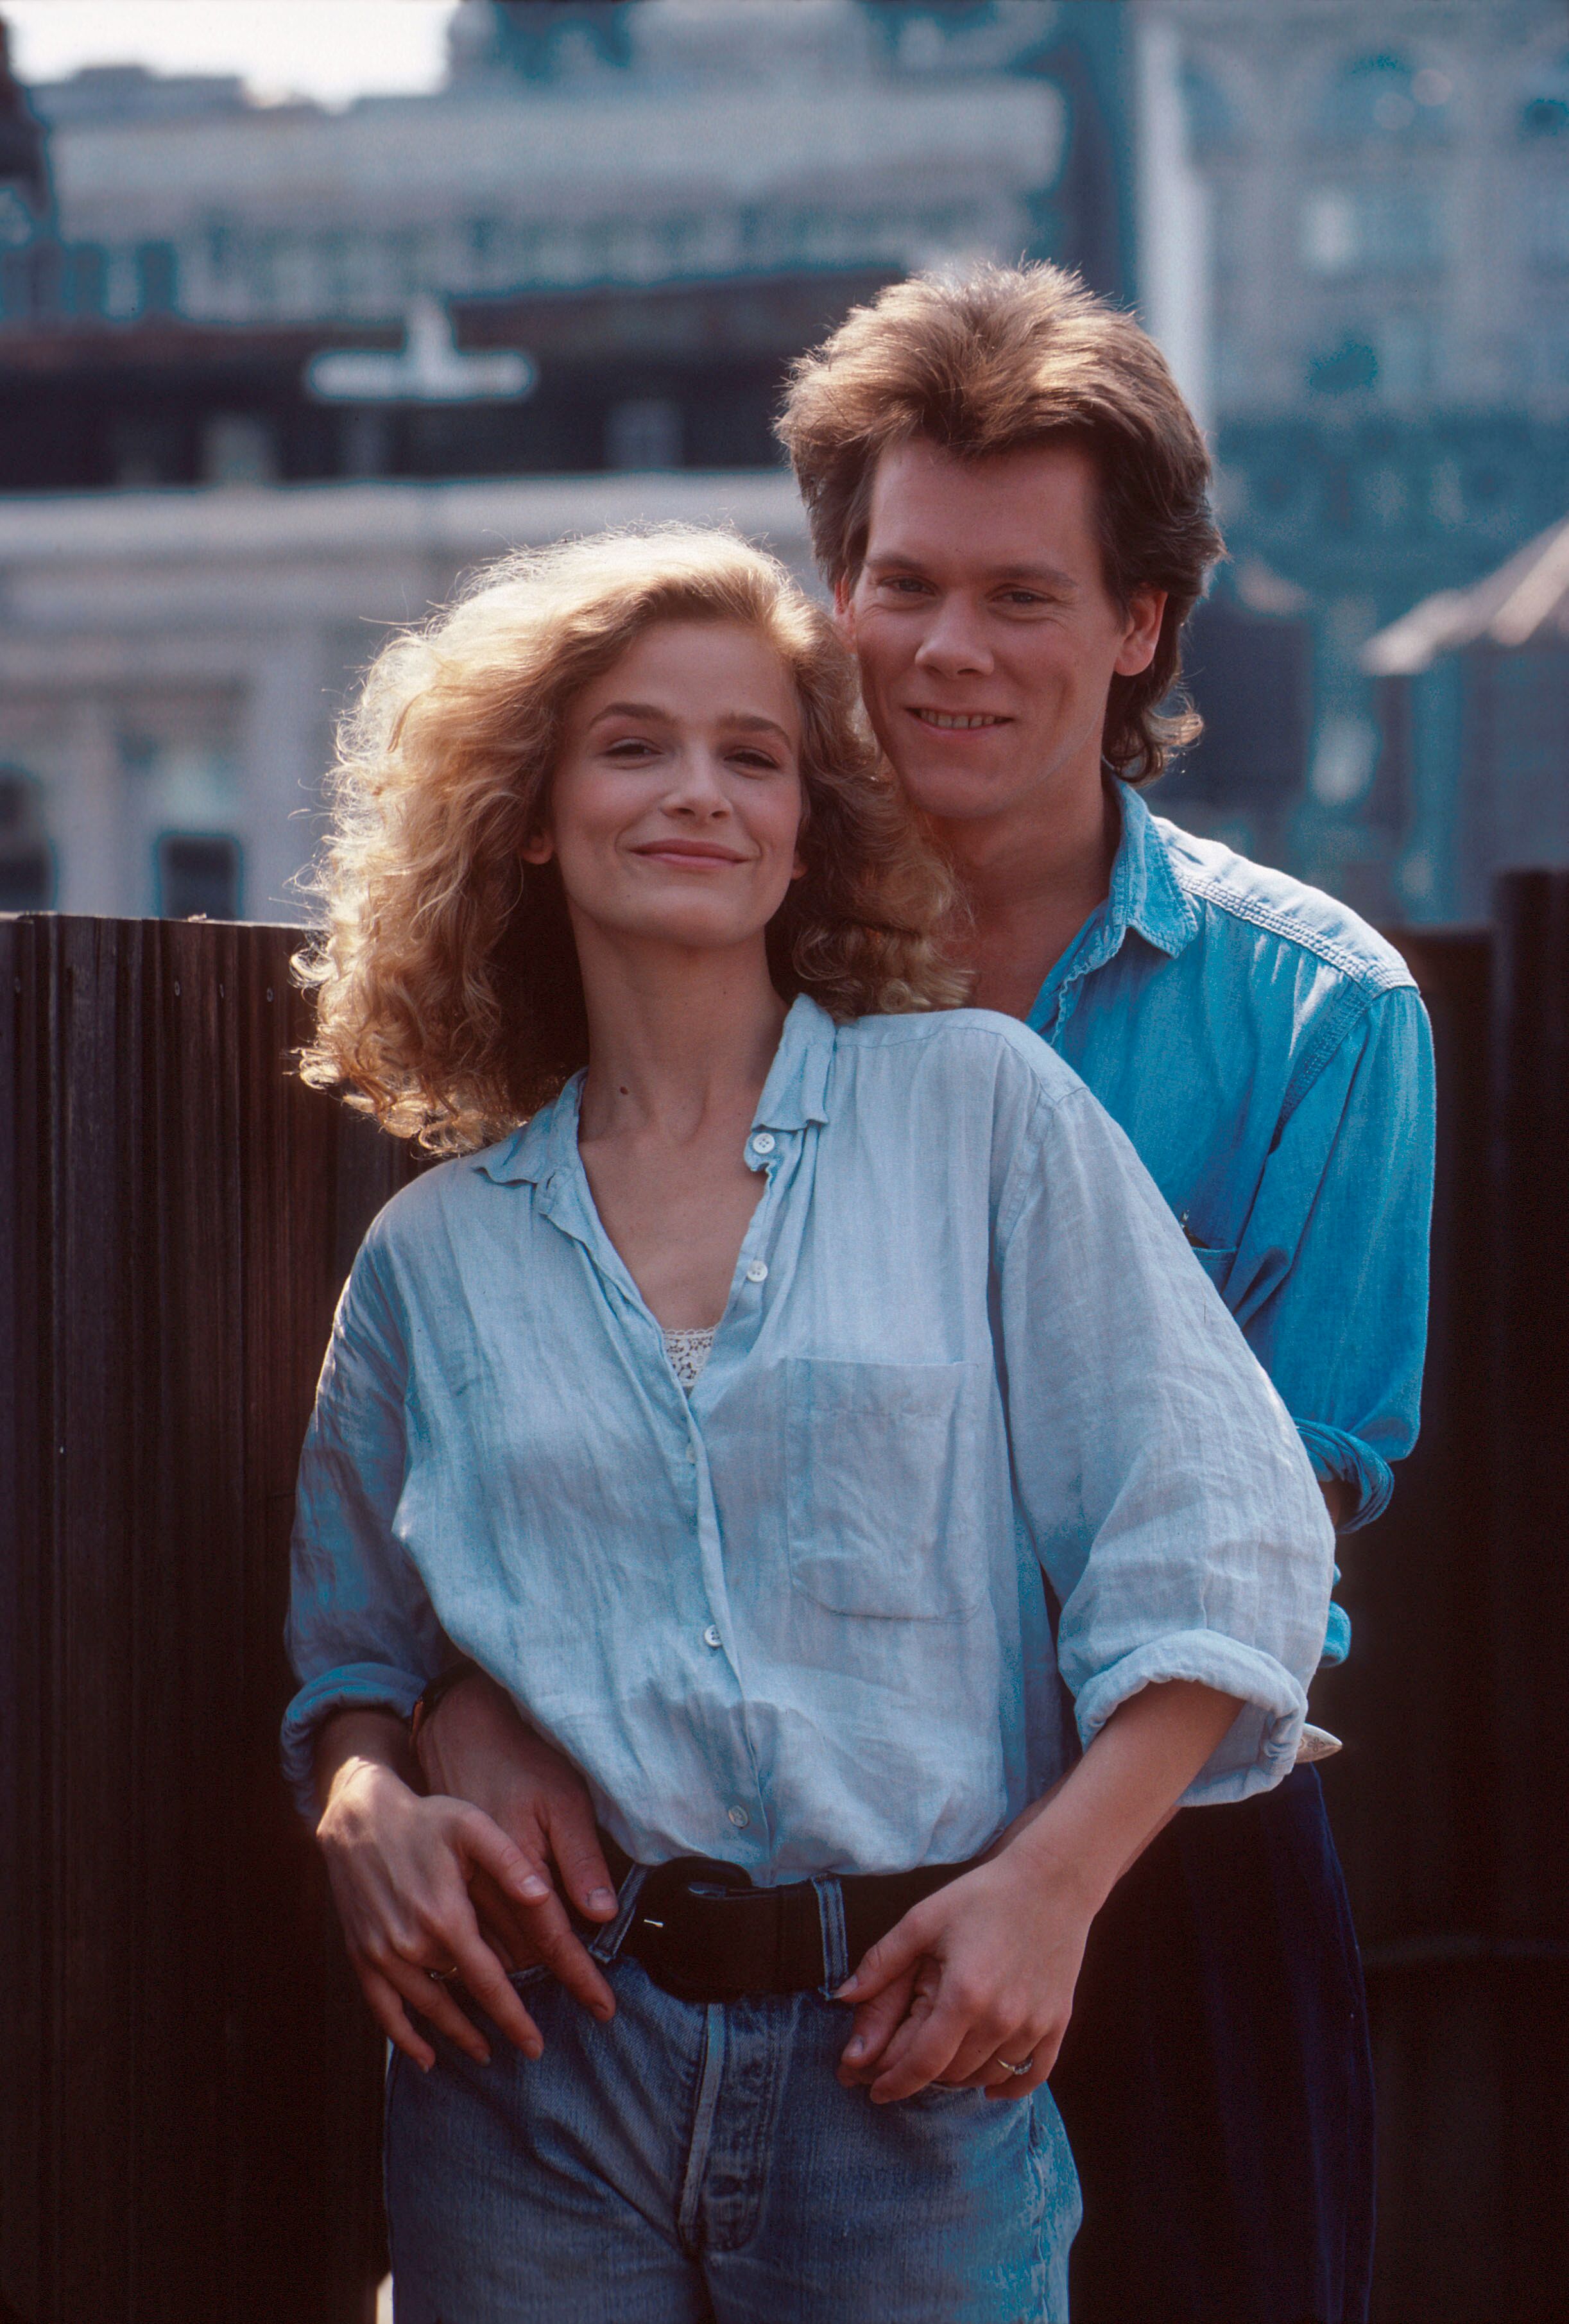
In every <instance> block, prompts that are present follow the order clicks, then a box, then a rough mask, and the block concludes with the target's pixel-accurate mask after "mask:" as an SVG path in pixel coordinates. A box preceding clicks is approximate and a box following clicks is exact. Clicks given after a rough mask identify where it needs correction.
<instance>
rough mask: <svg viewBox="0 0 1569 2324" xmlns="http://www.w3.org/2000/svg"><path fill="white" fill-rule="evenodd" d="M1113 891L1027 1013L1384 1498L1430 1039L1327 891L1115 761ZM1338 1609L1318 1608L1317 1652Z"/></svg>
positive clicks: (1390, 967) (1312, 1427) (1421, 1175)
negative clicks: (1218, 837) (1261, 857)
mask: <svg viewBox="0 0 1569 2324" xmlns="http://www.w3.org/2000/svg"><path fill="white" fill-rule="evenodd" d="M1116 788H1117V795H1118V798H1119V800H1120V802H1121V810H1122V837H1121V846H1120V848H1119V850H1118V853H1117V859H1116V863H1115V867H1114V869H1113V871H1112V885H1111V892H1110V894H1109V895H1108V897H1107V899H1106V901H1105V902H1104V904H1103V905H1102V906H1101V907H1100V908H1099V909H1098V910H1096V911H1095V912H1094V913H1092V914H1091V916H1090V918H1089V919H1088V920H1087V921H1086V922H1085V924H1084V927H1083V929H1082V930H1081V931H1080V933H1079V936H1078V937H1077V938H1076V939H1075V943H1074V944H1073V945H1070V946H1069V948H1068V950H1067V952H1066V954H1064V956H1063V957H1062V959H1061V960H1059V961H1058V962H1057V966H1056V967H1055V968H1054V969H1053V970H1052V973H1051V974H1050V975H1049V976H1048V979H1047V981H1046V983H1045V984H1044V986H1043V987H1042V988H1041V992H1040V996H1039V998H1038V1001H1037V1002H1036V1004H1035V1007H1034V1009H1033V1010H1031V1012H1030V1018H1029V1022H1030V1023H1031V1025H1032V1026H1033V1027H1034V1028H1035V1029H1036V1030H1037V1031H1038V1033H1041V1034H1042V1035H1044V1037H1046V1039H1047V1040H1048V1041H1049V1042H1050V1043H1051V1044H1052V1047H1054V1048H1055V1049H1057V1051H1058V1053H1059V1054H1060V1055H1061V1056H1065V1057H1066V1059H1067V1060H1068V1062H1069V1064H1070V1065H1073V1066H1075V1069H1076V1070H1077V1071H1078V1073H1080V1074H1082V1075H1083V1077H1084V1080H1085V1081H1086V1082H1087V1083H1088V1084H1089V1086H1090V1088H1091V1089H1093V1090H1094V1093H1095V1095H1096V1096H1097V1097H1098V1098H1099V1099H1100V1101H1101V1102H1102V1104H1103V1106H1104V1107H1105V1108H1106V1110H1107V1111H1108V1112H1109V1113H1110V1114H1111V1115H1112V1118H1113V1120H1116V1121H1118V1122H1120V1123H1121V1126H1122V1128H1123V1129H1124V1130H1126V1131H1127V1133H1128V1135H1129V1137H1130V1138H1131V1139H1132V1141H1133V1144H1134V1146H1135V1147H1136V1148H1137V1149H1138V1152H1139V1157H1140V1160H1141V1161H1142V1163H1143V1164H1144V1167H1145V1168H1146V1169H1147V1170H1148V1171H1149V1175H1150V1176H1151V1177H1152V1178H1153V1179H1154V1180H1155V1183H1156V1185H1158V1187H1159V1189H1160V1191H1161V1193H1162V1194H1164V1195H1165V1197H1166V1199H1167V1202H1168V1203H1169V1204H1170V1206H1171V1208H1172V1210H1173V1211H1174V1212H1175V1213H1176V1214H1177V1218H1178V1219H1179V1220H1180V1221H1181V1222H1182V1223H1183V1226H1184V1228H1185V1229H1186V1233H1187V1235H1188V1238H1189V1240H1191V1241H1192V1242H1193V1243H1194V1245H1195V1247H1196V1248H1197V1250H1198V1253H1199V1257H1200V1259H1201V1260H1202V1261H1203V1263H1204V1268H1205V1269H1206V1270H1207V1272H1208V1273H1209V1275H1210V1277H1211V1278H1212V1279H1213V1281H1214V1283H1215V1284H1216V1286H1218V1288H1219V1290H1220V1293H1221V1296H1222V1297H1223V1299H1224V1301H1225V1303H1226V1305H1227V1306H1228V1307H1229V1308H1230V1309H1231V1311H1232V1314H1233V1315H1235V1317H1236V1319H1237V1321H1238V1323H1240V1324H1241V1327H1242V1330H1243V1332H1244V1333H1245V1334H1246V1336H1247V1340H1248V1343H1249V1345H1250V1347H1251V1349H1252V1350H1253V1352H1254V1354H1255V1355H1256V1356H1257V1357H1258V1359H1259V1361H1260V1363H1261V1364H1262V1365H1263V1367H1264V1369H1265V1370H1266V1371H1267V1372H1268V1373H1269V1377H1270V1379H1272V1380H1273V1381H1274V1383H1275V1386H1276V1387H1277V1388H1278V1390H1279V1392H1280V1395H1281V1397H1282V1398H1283V1399H1284V1401H1285V1404H1286V1406H1287V1409H1288V1411H1289V1412H1290V1414H1291V1415H1292V1417H1293V1418H1294V1419H1295V1421H1296V1423H1297V1427H1298V1429H1299V1430H1300V1431H1301V1434H1302V1438H1303V1442H1304V1443H1306V1447H1307V1450H1308V1452H1309V1454H1310V1455H1311V1457H1312V1460H1313V1463H1314V1466H1315V1470H1316V1471H1317V1473H1318V1474H1319V1476H1320V1477H1323V1478H1325V1479H1328V1478H1332V1477H1333V1478H1340V1479H1342V1480H1344V1482H1345V1484H1346V1485H1347V1486H1349V1488H1350V1489H1351V1508H1350V1512H1349V1514H1348V1515H1347V1517H1346V1518H1345V1519H1344V1520H1343V1523H1344V1526H1345V1527H1346V1529H1348V1530H1349V1529H1350V1527H1351V1526H1358V1525H1366V1524H1367V1523H1369V1521H1370V1520H1371V1518H1373V1517H1377V1516H1378V1515H1379V1514H1380V1511H1381V1510H1382V1509H1383V1508H1384V1507H1385V1506H1386V1504H1387V1503H1388V1501H1389V1492H1390V1487H1391V1482H1392V1480H1391V1477H1390V1473H1389V1463H1390V1462H1392V1461H1398V1460H1399V1459H1400V1458H1401V1456H1402V1455H1403V1454H1404V1453H1407V1452H1409V1451H1410V1449H1411V1446H1412V1445H1413V1443H1415V1442H1416V1437H1417V1412H1418V1403H1419V1397H1420V1391H1421V1383H1422V1358H1423V1353H1424V1349H1425V1345H1426V1331H1427V1233H1428V1222H1429V1216H1430V1213H1431V1210H1432V1203H1433V1143H1434V1091H1433V1042H1432V1036H1431V1033H1430V1031H1429V1029H1428V1025H1427V1018H1426V1011H1425V1010H1424V1009H1423V1007H1422V1003H1421V1001H1420V1000H1419V999H1418V998H1417V989H1416V984H1415V982H1414V981H1413V979H1412V976H1411V973H1410V971H1409V970H1408V969H1407V966H1406V964H1405V962H1404V961H1403V960H1402V959H1401V958H1400V956H1399V954H1398V953H1397V952H1396V951H1395V950H1394V948H1393V947H1392V946H1391V945H1388V944H1386V943H1385V942H1384V941H1383V939H1382V937H1380V936H1376V935H1375V934H1374V932H1373V930H1372V929H1371V928H1370V927H1368V926H1367V924H1366V923H1365V921H1362V920H1360V919H1358V918H1357V916H1356V914H1355V913H1354V912H1352V911H1348V910H1347V908H1345V906H1344V905H1343V904H1338V903H1336V902H1335V901H1334V899H1333V898H1332V897H1330V896H1326V895H1324V894H1322V893H1321V892H1320V891H1319V890H1317V889H1314V888H1306V887H1304V886H1302V884H1301V883H1300V882H1299V881H1295V880H1291V879H1288V878H1287V876H1286V875H1285V873H1284V872H1280V871H1269V870H1267V869H1266V868H1265V867H1264V866H1263V865H1261V864H1258V863H1251V862H1247V861H1246V860H1245V859H1244V858H1243V857H1241V856H1240V855H1234V854H1232V852H1231V850H1230V849H1229V848H1226V847H1222V846H1219V845H1217V844H1215V843H1214V841H1213V840H1207V839H1195V838H1194V837H1193V836H1192V835H1190V834H1189V833H1187V832H1184V831H1178V830H1177V827H1176V826H1175V825H1173V824H1170V823H1167V822H1164V821H1162V820H1159V819H1158V818H1157V817H1155V816H1151V814H1150V813H1149V808H1148V807H1146V806H1145V804H1144V801H1143V800H1142V798H1140V796H1139V794H1138V792H1137V791H1133V790H1131V789H1129V788H1128V787H1127V785H1126V784H1122V783H1119V784H1118V785H1117V787H1116ZM1350 1635H1351V1632H1350V1625H1349V1623H1348V1622H1347V1620H1346V1617H1345V1614H1344V1611H1343V1609H1342V1608H1340V1607H1339V1606H1334V1607H1332V1608H1331V1609H1330V1622H1329V1630H1328V1637H1327V1641H1326V1644H1325V1648H1324V1660H1325V1661H1326V1662H1339V1661H1341V1660H1343V1657H1344V1655H1345V1652H1346V1648H1347V1645H1348V1643H1349V1639H1350Z"/></svg>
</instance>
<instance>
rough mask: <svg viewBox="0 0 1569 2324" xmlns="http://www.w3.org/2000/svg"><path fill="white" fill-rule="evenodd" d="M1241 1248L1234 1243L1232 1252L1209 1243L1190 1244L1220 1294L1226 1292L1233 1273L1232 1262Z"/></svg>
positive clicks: (1189, 1247)
mask: <svg viewBox="0 0 1569 2324" xmlns="http://www.w3.org/2000/svg"><path fill="white" fill-rule="evenodd" d="M1239 1247H1240V1246H1238V1245H1237V1244H1235V1243H1233V1244H1232V1248H1231V1250H1219V1249H1217V1248H1214V1247H1213V1246H1212V1245H1210V1244H1209V1243H1203V1242H1194V1243H1189V1245H1188V1249H1189V1250H1191V1251H1192V1253H1193V1255H1194V1257H1195V1259H1197V1261H1198V1263H1199V1265H1200V1266H1201V1267H1202V1268H1203V1269H1204V1273H1205V1274H1206V1275H1207V1276H1208V1277H1209V1279H1210V1281H1211V1282H1212V1283H1213V1284H1214V1287H1215V1289H1216V1290H1217V1291H1219V1292H1224V1290H1225V1287H1226V1277H1227V1276H1228V1275H1229V1274H1230V1273H1231V1271H1232V1259H1235V1257H1236V1255H1237V1251H1238V1249H1239Z"/></svg>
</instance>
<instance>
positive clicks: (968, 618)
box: [915, 597, 992, 678]
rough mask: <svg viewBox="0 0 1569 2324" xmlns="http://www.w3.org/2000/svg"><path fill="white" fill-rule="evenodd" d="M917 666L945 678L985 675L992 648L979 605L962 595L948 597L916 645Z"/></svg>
mask: <svg viewBox="0 0 1569 2324" xmlns="http://www.w3.org/2000/svg"><path fill="white" fill-rule="evenodd" d="M915 659H916V666H917V668H918V669H928V670H930V671H932V673H933V674H934V675H935V676H937V677H942V678H965V677H974V676H977V675H978V676H982V677H983V676H985V675H986V673H987V672H989V671H990V669H991V668H992V651H991V648H990V647H989V646H988V644H987V642H986V633H985V627H984V624H983V622H982V620H981V617H980V614H979V613H978V612H977V610H976V608H975V607H974V606H973V605H971V604H967V603H966V602H965V600H964V598H962V597H945V598H944V599H943V601H942V603H941V604H939V605H938V606H937V609H936V611H935V613H933V616H932V620H931V622H930V625H929V626H928V630H927V632H926V634H925V636H924V637H923V638H922V639H921V641H920V644H919V645H918V647H917V649H916V656H915Z"/></svg>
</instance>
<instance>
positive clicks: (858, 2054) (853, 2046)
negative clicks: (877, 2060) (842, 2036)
mask: <svg viewBox="0 0 1569 2324" xmlns="http://www.w3.org/2000/svg"><path fill="white" fill-rule="evenodd" d="M865 2054H866V2044H865V2043H864V2042H863V2041H861V2040H860V2039H859V2038H857V2039H856V2040H855V2041H854V2042H852V2043H849V2045H848V2046H847V2048H846V2049H845V2052H844V2055H845V2056H846V2057H847V2058H863V2057H864V2056H865Z"/></svg>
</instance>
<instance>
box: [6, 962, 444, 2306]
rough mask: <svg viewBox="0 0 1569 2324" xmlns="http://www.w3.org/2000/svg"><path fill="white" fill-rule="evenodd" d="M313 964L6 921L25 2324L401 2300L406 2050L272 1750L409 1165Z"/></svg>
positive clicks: (9, 1610)
mask: <svg viewBox="0 0 1569 2324" xmlns="http://www.w3.org/2000/svg"><path fill="white" fill-rule="evenodd" d="M296 940H297V939H296ZM290 949H291V937H290V935H289V932H288V931H287V930H284V929H281V928H264V927H217V926H212V927H207V926H203V925H201V924H199V923H174V922H161V921H155V920H143V921H105V920H96V921H95V920H86V919H68V918H42V917H41V918H19V919H13V920H9V921H5V920H0V977H3V980H4V982H3V983H0V995H3V996H4V1000H5V1006H4V1008H0V1139H3V1147H0V1173H3V1183H0V1376H3V1377H4V1379H5V1382H6V1384H7V1391H6V1394H5V1420H4V1424H3V1425H4V1427H5V1436H4V1439H3V1440H0V1475H3V1476H4V1479H5V1494H4V1507H3V1509H0V1526H3V1527H4V1531H3V1533H0V1771H3V1774H0V1900H3V1901H0V2060H3V2061H4V2063H3V2065H0V2301H3V2302H4V2305H0V2317H4V2318H5V2319H7V2324H10V2319H23V2324H359V2319H362V2318H365V2317H368V2316H369V2314H370V2312H371V2308H372V2303H373V2300H374V2283H375V2280H376V2275H377V2273H378V2261H379V2256H380V2255H379V2249H378V2238H379V2234H380V2227H379V2204H378V2192H377V2190H378V2166H377V2160H376V2152H375V2149H376V2137H377V2089H378V2080H379V2072H380V2053H379V2045H378V2043H377V2042H376V2041H375V2040H374V2039H373V2037H372V2031H371V2029H370V2027H369V2024H368V2021H366V2020H365V2018H364V2016H363V2015H362V2014H361V2013H360V2010H359V2007H358V2002H357V1995H356V1994H355V1992H354V1991H353V1990H352V1989H351V1980H350V1978H349V1976H348V1972H347V1968H346V1963H345V1962H344V1960H343V1955H342V1948H341V1944H340V1942H339V1940H338V1937H337V1932H336V1930H335V1929H334V1927H333V1926H332V1925H331V1919H330V1907H329V1904H328V1900H327V1898H326V1896H325V1894H324V1889H323V1884H322V1882H321V1880H320V1878H319V1876H318V1869H317V1866H316V1864H315V1862H314V1861H313V1850H312V1849H311V1846H310V1843H309V1838H308V1836H307V1834H306V1832H305V1831H304V1829H303V1827H302V1826H301V1825H300V1824H299V1822H298V1821H297V1819H295V1818H294V1816H293V1814H292V1812H291V1809H290V1808H289V1807H288V1806H287V1805H286V1803H284V1801H283V1799H282V1798H281V1794H280V1790H279V1778H278V1771H277V1742H276V1730H277V1724H278V1716H279V1709H280V1705H281V1702H282V1701H284V1700H285V1699H286V1696H287V1693H288V1692H289V1691H290V1682H289V1679H288V1674H287V1671H286V1667H285V1665H284V1660H283V1654H282V1646H281V1624H282V1619H283V1608H284V1593H285V1584H286V1569H287V1552H288V1534H289V1516H290V1506H291V1496H292V1488H293V1472H294V1465H295V1461H296V1458H297V1456H298V1452H299V1446H300V1434H301V1430H302V1426H303V1423H304V1419H305V1416H306V1415H307V1413H308V1411H309V1403H310V1397H311V1393H312V1390H313V1388H314V1385H315V1377H316V1372H317V1369H318V1366H319V1364H320V1360H321V1352H322V1349H323V1347H324V1345H325V1343H326V1336H327V1331H328V1323H329V1320H330V1317H331V1312H332V1305H333V1301H334V1299H335V1297H336V1296H337V1288H338V1286H339V1283H340V1282H341V1279H342V1277H343V1274H344V1272H345V1270H346V1266H347V1263H348V1259H350V1257H351V1256H352V1254H353V1250H354V1248H355V1242H356V1240H357V1238H358V1235H359V1232H360V1231H361V1230H362V1228H363V1227H364V1225H365V1222H366V1221H367V1220H368V1218H369V1216H370V1215H371V1213H373V1212H374V1209H375V1208H376V1206H377V1205H378V1203H380V1202H381V1201H382V1200H383V1199H384V1197H385V1195H386V1194H388V1193H389V1192H390V1191H391V1190H392V1186H393V1185H395V1184H396V1183H398V1181H399V1179H400V1178H401V1175H402V1174H403V1171H404V1169H405V1167H406V1166H405V1162H404V1157H403V1156H402V1154H401V1150H400V1149H398V1148H394V1147H393V1146H392V1144H391V1142H390V1141H388V1140H385V1139H382V1138H381V1137H379V1136H378V1135H377V1134H375V1133H374V1131H370V1130H365V1128H364V1127H363V1126H361V1125H359V1124H357V1123H356V1122H355V1121H354V1120H352V1118H350V1117H349V1116H347V1115H346V1113H345V1112H344V1111H343V1110H342V1109H341V1108H340V1107H337V1106H336V1105H334V1104H333V1103H332V1102H329V1101H328V1100H325V1099H323V1098H320V1097H318V1096H315V1095H313V1094H312V1093H309V1092H308V1091H307V1090H305V1089H304V1088H302V1087H301V1085H300V1084H299V1082H298V1081H296V1080H293V1079H291V1078H290V1077H289V1076H288V1075H287V1074H286V1072H285V1057H286V1053H287V1051H288V1049H289V1047H290V1046H291V1043H292V1042H294V1041H297V1040H298V1039H299V1038H300V1033H301V1030H302V1021H301V1017H300V1008H299V1003H298V1000H297V997H296V996H294V995H293V994H292V993H291V989H290V984H289V953H290Z"/></svg>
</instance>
